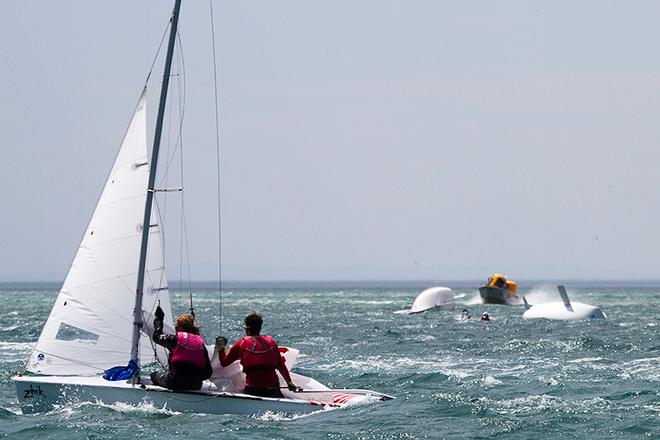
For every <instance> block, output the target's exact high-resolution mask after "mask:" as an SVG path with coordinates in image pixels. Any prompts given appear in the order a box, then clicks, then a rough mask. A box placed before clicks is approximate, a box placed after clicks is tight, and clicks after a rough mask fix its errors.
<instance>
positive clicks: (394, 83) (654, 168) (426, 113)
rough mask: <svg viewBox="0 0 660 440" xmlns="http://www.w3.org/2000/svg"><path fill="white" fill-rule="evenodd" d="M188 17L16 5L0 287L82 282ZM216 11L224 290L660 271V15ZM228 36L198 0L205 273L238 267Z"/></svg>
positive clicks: (406, 7) (220, 34)
mask: <svg viewBox="0 0 660 440" xmlns="http://www.w3.org/2000/svg"><path fill="white" fill-rule="evenodd" d="M171 3H172V2H168V1H163V0H158V1H156V0H141V1H126V0H116V1H112V2H90V1H82V0H80V1H67V0H64V1H57V2H54V1H45V0H43V1H36V0H22V1H13V2H10V1H6V2H3V13H2V15H0V32H1V33H2V35H1V38H0V53H1V54H2V59H3V63H2V68H0V79H1V80H2V86H1V87H0V102H1V103H2V106H1V107H0V112H1V113H0V124H1V125H0V130H1V132H2V153H3V154H2V160H1V161H0V163H1V164H2V166H1V168H0V183H1V184H2V188H3V203H2V215H1V216H0V231H2V232H1V234H2V235H1V237H2V242H1V244H2V251H1V252H0V268H1V269H0V280H43V279H46V280H61V279H63V278H64V276H65V275H66V271H67V270H68V267H69V264H70V262H71V260H72V258H73V256H74V254H75V252H76V249H77V246H78V243H79V240H80V237H81V235H82V233H83V230H84V229H85V227H86V224H87V221H88V220H89V216H90V214H91V211H92V210H93V208H94V206H95V204H96V200H97V198H98V195H99V193H100V190H101V188H102V185H103V183H104V180H105V177H106V175H107V173H108V171H109V169H110V166H111V164H112V160H113V158H114V155H115V153H116V150H117V148H118V146H119V143H120V142H121V138H122V136H123V134H124V130H125V128H126V126H127V124H128V121H129V119H130V116H131V112H132V110H133V107H134V105H135V103H136V101H137V98H138V95H139V93H140V90H141V87H142V85H143V82H144V78H145V76H146V73H147V71H148V69H149V66H150V65H151V61H152V59H153V56H154V54H155V51H156V48H157V46H158V43H159V41H160V38H161V36H162V34H163V31H164V29H165V26H166V22H167V19H168V16H169V13H170V9H171ZM214 9H215V25H216V37H217V41H218V47H217V55H218V61H219V78H218V79H219V85H220V89H221V96H220V99H221V114H220V120H221V148H222V173H221V175H222V177H221V179H222V188H223V190H222V211H223V222H222V231H223V234H222V238H223V260H224V262H223V263H224V264H223V273H224V277H225V278H227V279H246V280H259V279H367V278H385V279H421V278H425V279H427V278H431V279H462V278H471V279H474V278H482V277H485V276H487V275H488V274H489V273H491V272H503V273H507V274H509V275H510V276H511V277H513V278H514V279H525V278H527V279H529V278H544V279H552V278H556V279H561V278H660V227H658V226H659V225H660V204H659V203H658V199H659V197H660V172H659V170H658V165H659V164H660V149H659V148H658V145H659V143H660V27H659V26H658V17H660V3H658V2H654V1H646V2H645V1H635V2H618V1H617V2H615V1H581V2H574V1H545V2H538V1H537V2H534V1H500V2H494V1H468V2H456V1H436V0H433V1H431V0H429V1H403V0H400V1H383V0H378V1H371V0H362V1H357V2H356V1H332V2H321V1H310V0H300V1H286V0H284V1H277V2H275V1H238V0H235V1H224V0H223V1H214ZM209 23H210V19H209V4H208V1H202V0H196V1H190V0H184V2H183V9H182V15H181V22H180V32H181V39H182V42H183V48H184V60H185V73H186V118H185V125H184V132H183V133H184V135H183V139H184V150H185V153H184V154H185V165H186V167H185V178H184V181H185V186H186V196H185V197H186V198H185V201H186V205H187V208H188V209H187V216H188V221H189V243H190V265H191V272H192V273H191V275H192V278H193V279H213V278H214V277H215V276H216V274H217V269H216V264H217V216H216V194H215V186H216V183H215V137H214V135H215V128H214V125H213V117H214V115H213V96H212V91H213V89H212V80H213V76H212V74H213V71H212V65H211V60H210V51H211V47H210V25H209ZM159 69H160V67H159ZM154 75H155V81H152V83H151V88H150V95H149V99H150V102H149V107H150V109H149V112H150V130H152V129H153V125H154V122H153V121H154V119H155V114H156V106H155V105H156V101H157V97H158V88H159V79H160V76H161V73H160V70H158V71H157V72H156V73H154ZM173 102H175V101H174V100H173ZM150 136H152V133H150ZM170 197H172V199H171V200H172V204H173V205H176V204H177V203H178V202H177V201H176V199H175V198H176V197H177V196H170ZM168 203H169V201H168ZM166 225H167V223H166ZM177 228H178V227H172V228H171V229H169V231H171V232H173V233H172V234H171V235H172V236H174V237H175V238H174V240H173V241H170V240H171V239H170V238H169V234H168V238H167V240H168V241H167V243H168V265H170V266H172V268H171V269H170V271H169V274H170V275H169V276H170V278H173V279H176V278H178V271H179V269H178V268H179V262H178V261H179V257H178V254H179V252H178V251H179V242H178V235H179V232H178V229H177ZM172 230H173V231H172Z"/></svg>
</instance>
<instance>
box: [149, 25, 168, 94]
mask: <svg viewBox="0 0 660 440" xmlns="http://www.w3.org/2000/svg"><path fill="white" fill-rule="evenodd" d="M171 24H172V20H167V25H166V26H165V32H163V36H162V37H161V38H160V44H158V49H157V50H156V55H154V59H153V61H152V62H151V67H149V73H147V79H146V80H145V81H144V85H145V87H146V86H147V83H148V82H149V79H150V78H151V73H152V72H153V70H154V66H155V65H156V61H157V60H158V54H160V50H161V49H162V47H163V43H164V42H165V37H166V36H167V31H169V30H170V25H171Z"/></svg>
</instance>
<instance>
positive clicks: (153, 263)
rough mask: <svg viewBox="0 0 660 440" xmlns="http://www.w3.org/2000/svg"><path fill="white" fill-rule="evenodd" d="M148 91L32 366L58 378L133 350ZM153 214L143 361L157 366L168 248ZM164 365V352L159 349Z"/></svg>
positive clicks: (123, 359)
mask: <svg viewBox="0 0 660 440" xmlns="http://www.w3.org/2000/svg"><path fill="white" fill-rule="evenodd" d="M145 95H146V88H145V91H144V92H143V93H142V95H141V96H140V100H139V102H138V105H137V107H136V109H135V112H134V114H133V118H132V120H131V123H130V125H129V127H128V130H127V132H126V135H125V136H124V139H123V141H122V144H121V147H120V150H119V153H118V154H117V157H116V159H115V162H114V164H113V166H112V170H111V172H110V175H109V177H108V180H107V181H106V183H105V187H104V188H103V192H102V193H101V197H100V199H99V201H98V204H97V206H96V209H95V210H94V214H93V215H92V218H91V220H90V222H89V225H88V227H87V230H86V231H85V235H84V237H83V239H82V242H81V243H80V247H79V249H78V252H77V254H76V256H75V258H74V260H73V263H72V265H71V268H70V269H69V273H68V275H67V277H66V279H65V281H64V284H63V285H62V289H61V290H60V292H59V295H58V297H57V300H56V301H55V305H54V306H53V309H52V311H51V313H50V316H49V317H48V321H47V322H46V324H45V326H44V329H43V331H42V333H41V336H40V337H39V341H38V342H37V344H36V346H35V348H34V350H33V352H32V354H31V355H30V359H29V361H28V366H27V369H28V370H29V371H31V372H34V373H40V374H56V375H87V374H98V373H101V372H102V371H103V370H105V369H107V368H109V367H112V366H115V365H126V363H127V362H128V360H129V358H130V353H131V332H132V329H133V319H132V317H133V308H134V302H135V288H136V280H137V268H138V258H139V254H140V239H141V231H142V224H141V223H142V216H143V213H144V205H145V197H146V191H147V180H148V177H149V176H148V174H149V166H148V159H147V130H146V129H147V127H146V99H145ZM155 206H156V205H154V209H153V211H152V219H154V220H152V222H151V223H152V225H151V228H150V237H149V250H148V257H147V266H146V267H147V269H146V276H145V288H144V292H145V294H144V298H143V304H142V311H143V318H144V323H145V328H144V329H143V334H142V337H141V338H140V363H141V364H142V365H145V364H148V363H151V362H154V361H155V352H154V347H153V344H152V342H151V338H150V335H151V333H152V331H151V328H150V327H151V322H152V321H153V319H152V318H151V315H152V313H153V311H154V309H155V307H156V305H157V303H158V301H159V300H160V305H161V307H162V308H163V310H164V311H165V316H166V318H165V319H166V324H165V325H166V331H168V330H169V331H170V332H173V327H172V318H171V316H172V313H171V309H170V301H169V292H168V290H167V279H166V277H165V272H164V261H163V244H162V237H161V231H160V227H159V225H158V224H157V222H156V219H158V218H159V217H158V215H157V212H156V208H155ZM158 358H159V359H160V361H161V362H165V361H166V359H167V353H166V352H165V351H164V349H162V348H161V347H158Z"/></svg>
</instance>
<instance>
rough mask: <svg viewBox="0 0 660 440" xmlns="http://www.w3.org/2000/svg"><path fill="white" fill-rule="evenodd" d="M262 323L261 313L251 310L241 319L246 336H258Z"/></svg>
mask: <svg viewBox="0 0 660 440" xmlns="http://www.w3.org/2000/svg"><path fill="white" fill-rule="evenodd" d="M263 323H264V320H263V318H261V315H259V314H257V313H255V312H253V313H250V314H249V315H247V316H246V317H245V320H244V321H243V328H244V329H245V334H246V335H248V336H258V335H259V333H261V326H262V324H263Z"/></svg>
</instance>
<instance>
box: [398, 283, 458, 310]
mask: <svg viewBox="0 0 660 440" xmlns="http://www.w3.org/2000/svg"><path fill="white" fill-rule="evenodd" d="M433 309H439V310H453V309H454V292H452V291H451V289H450V288H449V287H430V288H428V289H426V290H424V291H422V293H420V294H419V295H417V298H415V301H414V302H413V304H412V307H410V310H408V313H409V314H415V313H421V312H425V311H427V310H433Z"/></svg>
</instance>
